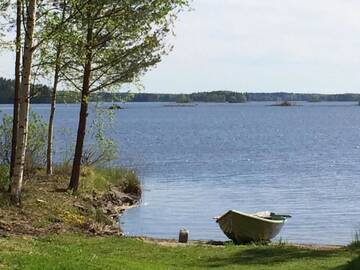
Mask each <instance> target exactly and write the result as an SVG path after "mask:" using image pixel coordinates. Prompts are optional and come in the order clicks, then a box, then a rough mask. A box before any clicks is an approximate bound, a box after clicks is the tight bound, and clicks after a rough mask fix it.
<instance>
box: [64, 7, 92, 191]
mask: <svg viewBox="0 0 360 270" xmlns="http://www.w3.org/2000/svg"><path fill="white" fill-rule="evenodd" d="M89 6H90V5H89ZM90 14H91V10H90V9H88V21H89V22H88V29H87V35H86V43H87V46H86V47H87V53H86V60H85V67H84V77H83V86H82V91H81V107H80V115H79V126H78V131H77V138H76V146H75V155H74V161H73V167H72V172H71V178H70V184H69V187H68V189H71V190H72V191H73V192H74V193H75V192H77V190H78V188H79V178H80V169H81V158H82V152H83V146H84V139H85V132H86V120H87V114H88V113H87V110H88V99H89V94H90V93H89V88H90V79H91V62H92V39H93V28H92V22H91V19H90Z"/></svg>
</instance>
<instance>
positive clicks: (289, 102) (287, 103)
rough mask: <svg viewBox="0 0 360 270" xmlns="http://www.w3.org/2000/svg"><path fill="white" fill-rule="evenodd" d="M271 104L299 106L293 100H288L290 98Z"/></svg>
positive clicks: (276, 105)
mask: <svg viewBox="0 0 360 270" xmlns="http://www.w3.org/2000/svg"><path fill="white" fill-rule="evenodd" d="M270 106H275V107H292V106H297V105H296V103H295V102H293V101H288V100H283V101H281V102H277V103H276V104H272V105H270Z"/></svg>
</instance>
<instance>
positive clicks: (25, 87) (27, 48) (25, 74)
mask: <svg viewBox="0 0 360 270" xmlns="http://www.w3.org/2000/svg"><path fill="white" fill-rule="evenodd" d="M25 14H27V21H26V34H25V44H24V53H23V66H22V78H21V85H20V93H19V96H20V104H19V126H18V134H17V147H16V153H15V164H14V172H13V176H12V181H11V197H10V198H11V203H13V204H16V205H19V204H20V203H21V188H22V183H23V175H24V164H25V153H26V146H27V137H28V128H29V123H28V118H29V96H30V79H31V78H30V77H31V76H30V75H31V64H32V54H33V48H32V47H33V34H34V28H35V20H36V18H35V17H36V0H29V2H28V10H27V13H25Z"/></svg>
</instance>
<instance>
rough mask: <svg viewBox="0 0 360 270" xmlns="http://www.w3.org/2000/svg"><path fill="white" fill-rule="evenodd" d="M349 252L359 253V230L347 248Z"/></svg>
mask: <svg viewBox="0 0 360 270" xmlns="http://www.w3.org/2000/svg"><path fill="white" fill-rule="evenodd" d="M348 247H349V248H350V249H351V250H356V251H360V230H359V231H357V232H355V234H354V239H353V241H352V242H351V243H350V245H349V246H348Z"/></svg>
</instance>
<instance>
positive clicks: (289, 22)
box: [0, 0, 360, 93]
mask: <svg viewBox="0 0 360 270" xmlns="http://www.w3.org/2000/svg"><path fill="white" fill-rule="evenodd" d="M191 6H192V10H191V11H186V12H184V13H182V14H181V15H180V17H179V19H178V21H177V22H176V24H175V33H176V36H173V37H170V38H169V42H170V43H171V44H172V45H174V49H173V51H172V52H171V53H170V54H169V55H168V56H165V57H164V58H163V61H162V62H161V63H159V64H158V65H157V67H155V68H154V69H153V70H151V71H149V72H148V73H147V74H146V75H145V76H144V77H143V78H142V79H141V81H142V84H143V86H144V89H143V90H142V91H143V92H157V93H191V92H198V91H213V90H232V91H247V92H274V91H291V92H304V93H309V92H317V93H345V92H347V93H348V92H352V93H360V19H359V14H360V1H358V0H316V1H314V0H193V1H192V3H191ZM12 58H13V56H12V55H11V54H9V53H2V54H1V55H0V75H2V76H6V77H11V76H12V74H13V73H12V72H13V71H12V70H13V59H12Z"/></svg>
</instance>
